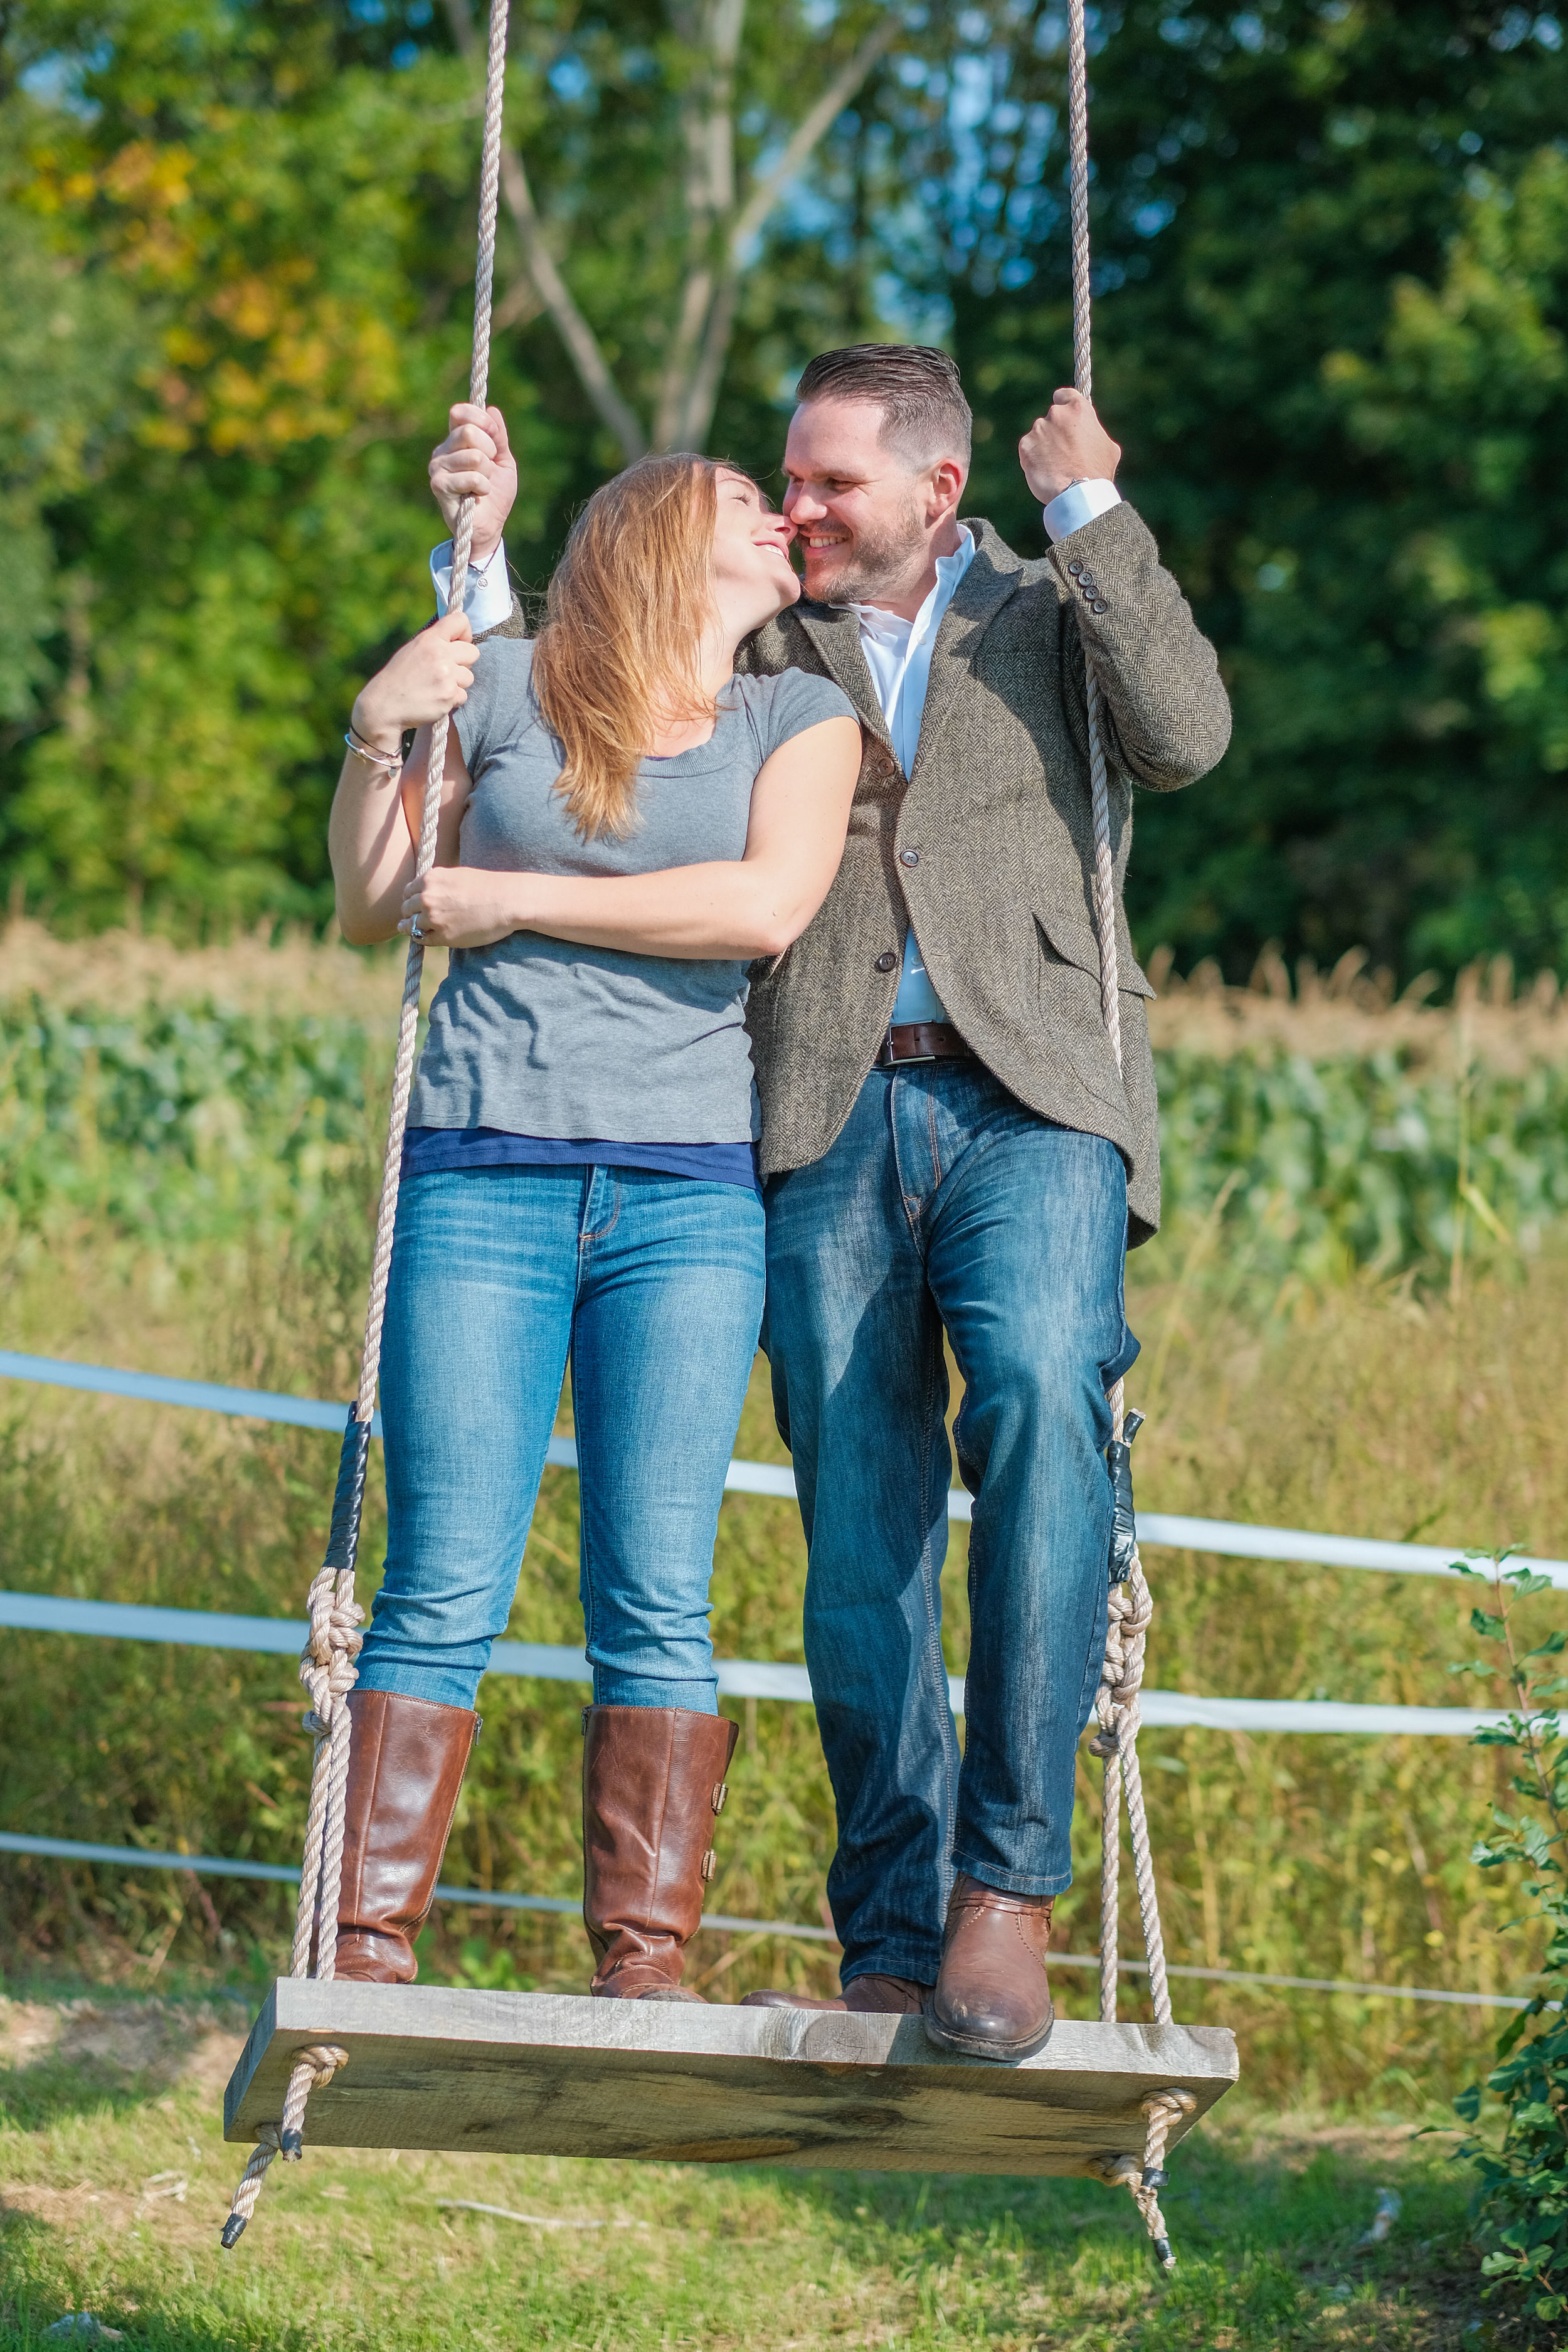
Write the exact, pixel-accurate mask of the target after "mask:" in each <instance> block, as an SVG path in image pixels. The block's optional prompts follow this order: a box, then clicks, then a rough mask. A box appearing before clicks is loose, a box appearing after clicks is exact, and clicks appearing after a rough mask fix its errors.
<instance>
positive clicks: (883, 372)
mask: <svg viewBox="0 0 1568 2352" xmlns="http://www.w3.org/2000/svg"><path fill="white" fill-rule="evenodd" d="M795 399H796V400H797V401H798V402H800V403H802V404H805V402H806V401H808V400H863V401H865V402H867V403H868V404H873V405H875V406H876V407H878V408H879V409H880V410H881V412H882V433H881V438H882V440H883V441H884V442H885V443H886V444H887V445H888V446H889V447H890V448H896V449H898V450H899V451H900V453H901V454H902V455H903V456H904V457H910V458H912V459H913V460H914V462H915V464H916V465H918V466H929V465H931V464H933V463H934V462H935V460H936V459H937V458H938V457H962V458H963V462H964V464H965V465H966V466H967V465H968V463H969V444H970V434H971V431H972V429H973V421H974V420H973V416H972V415H971V414H970V407H969V403H968V401H967V400H965V398H964V397H963V379H962V378H961V376H960V375H959V373H958V369H957V367H956V365H955V364H954V362H952V360H950V359H949V357H948V355H947V353H946V352H939V351H933V350H932V349H931V345H930V344H928V343H849V344H847V345H846V346H845V348H844V349H843V350H842V351H838V352H819V353H818V354H817V356H816V359H814V360H812V361H811V362H809V364H808V365H807V367H806V369H805V373H803V375H802V376H801V379H800V382H799V383H798V384H797V385H796V386H795Z"/></svg>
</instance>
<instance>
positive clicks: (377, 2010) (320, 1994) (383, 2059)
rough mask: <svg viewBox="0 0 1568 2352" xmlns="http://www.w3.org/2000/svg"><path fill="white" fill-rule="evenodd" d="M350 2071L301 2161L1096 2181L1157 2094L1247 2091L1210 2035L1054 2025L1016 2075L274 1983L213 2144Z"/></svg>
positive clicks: (402, 1988)
mask: <svg viewBox="0 0 1568 2352" xmlns="http://www.w3.org/2000/svg"><path fill="white" fill-rule="evenodd" d="M319 2043H331V2044H333V2045H335V2046H336V2047H337V2048H339V2049H341V2050H343V2051H345V2052H346V2053H348V2063H347V2065H346V2066H342V2067H340V2068H339V2070H338V2072H337V2073H336V2074H334V2075H333V2076H332V2078H331V2082H329V2083H324V2084H321V2087H320V2088H319V2089H317V2090H315V2091H314V2092H312V2094H311V2095H310V2110H309V2115H308V2116H307V2119H306V2126H305V2137H306V2143H307V2147H398V2148H424V2149H439V2150H442V2151H445V2152H447V2153H461V2152H468V2151H469V2150H471V2151H473V2152H474V2153H476V2154H481V2155H488V2156H502V2155H504V2156H599V2157H631V2158H643V2159H646V2160H648V2161H653V2162H658V2163H667V2164H773V2165H795V2166H802V2167H817V2166H824V2167H831V2168H835V2169H842V2170H859V2169H864V2170H867V2171H876V2172H1006V2173H1076V2174H1094V2175H1099V2174H1100V2169H1101V2167H1102V2166H1103V2165H1104V2163H1105V2162H1106V2160H1107V2159H1108V2158H1117V2157H1123V2156H1128V2155H1134V2156H1140V2157H1141V2152H1142V2147H1143V2141H1144V2131H1145V2128H1146V2122H1145V2117H1144V2116H1143V2113H1142V2108H1141V2106H1140V2104H1139V2103H1140V2101H1141V2100H1142V2099H1143V2098H1145V2097H1146V2096H1147V2095H1148V2094H1149V2093H1150V2092H1152V2091H1165V2090H1181V2091H1186V2092H1190V2093H1191V2095H1192V2097H1193V2100H1194V2110H1193V2113H1192V2115H1191V2116H1188V2117H1186V2118H1184V2120H1183V2121H1181V2122H1179V2123H1178V2124H1176V2126H1175V2127H1174V2128H1173V2131H1172V2133H1171V2136H1170V2137H1171V2144H1172V2145H1174V2143H1175V2142H1176V2141H1177V2140H1178V2139H1181V2138H1183V2137H1184V2136H1185V2134H1186V2133H1187V2132H1188V2131H1190V2130H1191V2128H1192V2126H1193V2125H1194V2123H1195V2122H1196V2121H1197V2119H1198V2117H1199V2116H1201V2115H1203V2114H1204V2112H1205V2109H1207V2108H1209V2107H1211V2106H1213V2105H1214V2104H1215V2100H1216V2099H1218V2098H1220V2097H1221V2096H1222V2095H1224V2093H1225V2092H1226V2090H1227V2089H1228V2088H1229V2086H1230V2084H1232V2083H1234V2082H1235V2081H1236V2079H1237V2054H1236V2037H1235V2035H1234V2034H1232V2033H1231V2032H1229V2031H1228V2029H1226V2028H1225V2027H1221V2026H1202V2025H1200V2026H1189V2025H1100V2024H1098V2023H1088V2022H1079V2021H1071V2020H1067V2019H1063V2020H1060V2021H1058V2024H1057V2027H1056V2030H1055V2031H1054V2032H1053V2033H1052V2035H1051V2038H1050V2040H1049V2041H1048V2042H1047V2044H1046V2046H1045V2048H1044V2049H1043V2050H1042V2051H1040V2052H1039V2053H1037V2055H1036V2056H1035V2057H1033V2058H1026V2059H1024V2060H1022V2061H1021V2062H1019V2063H1016V2064H1001V2063H995V2062H994V2061H988V2060H985V2059H966V2058H960V2057H956V2056H952V2055H949V2054H948V2053H944V2052H942V2051H940V2050H937V2049H935V2048H933V2047H932V2045H931V2042H928V2041H927V2039H926V2036H925V2029H924V2025H923V2023H922V2021H921V2019H920V2018H918V2017H851V2016H847V2015H844V2014H840V2013H835V2012H831V2011H829V2012H824V2011H811V2010H800V2009H795V2010H789V2009H741V2008H738V2007H737V2008H726V2007H720V2006H718V2005H717V2004H715V2005H712V2006H709V2005H707V2004H703V2005H699V2004H697V2003H695V2002H692V2003H685V2002H668V2001H619V2000H589V1999H587V1998H586V1997H585V1996H581V1995H575V1994H571V1993H538V1992H482V1991H475V1990H465V1989H452V1988H448V1987H445V1986H436V1985H431V1986H425V1985H368V1984H351V1983H342V1984H340V1983H336V1982H332V1983H326V1984H323V1983H321V1982H320V1981H318V1980H315V1979H309V1978H296V1977H281V1978H279V1980H278V1982H277V1983H276V1984H275V1985H274V1986H273V1988H272V1990H271V1992H270V1993H269V1994H268V1998H267V2000H266V2002H265V2004H264V2006H263V2007H262V2009H261V2011H260V2013H259V2014H258V2017H257V2020H256V2022H255V2024H254V2026H253V2027H252V2028H251V2032H250V2038H249V2040H248V2042H247V2043H246V2046H245V2051H244V2053H243V2055H242V2056H241V2058H240V2061H239V2063H238V2065H237V2067H236V2068H235V2070H234V2074H233V2077H232V2079H231V2080H230V2082H229V2085H228V2089H227V2091H226V2095H225V2098H224V2137H226V2139H230V2140H235V2141H238V2142H249V2141H252V2140H254V2138H255V2137H256V2131H257V2126H258V2125H262V2124H267V2123H275V2122H276V2121H277V2119H278V2117H279V2115H281V2113H282V2109H283V2095H284V2092H285V2089H286V2088H287V2085H288V2081H289V2070H290V2068H291V2066H292V2065H293V2064H294V2063H295V2061H296V2059H297V2058H298V2056H299V2055H300V2053H301V2052H302V2051H304V2050H307V2049H309V2048H311V2047H312V2046H314V2045H316V2044H319Z"/></svg>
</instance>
